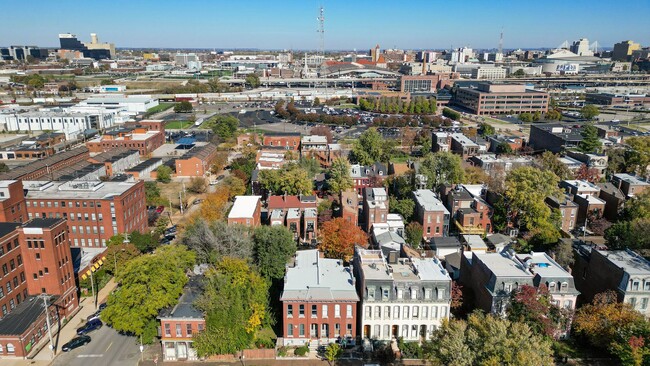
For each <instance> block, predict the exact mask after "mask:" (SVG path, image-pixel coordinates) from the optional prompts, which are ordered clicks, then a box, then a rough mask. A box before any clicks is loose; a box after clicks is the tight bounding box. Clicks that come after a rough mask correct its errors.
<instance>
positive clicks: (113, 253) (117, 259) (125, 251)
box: [104, 243, 141, 275]
mask: <svg viewBox="0 0 650 366" xmlns="http://www.w3.org/2000/svg"><path fill="white" fill-rule="evenodd" d="M140 254H141V253H140V251H139V250H138V248H136V247H135V245H133V244H131V243H119V244H115V245H108V247H107V248H106V250H105V251H104V256H105V257H106V261H104V269H105V270H106V271H107V272H109V273H110V274H112V275H115V273H116V269H115V268H116V267H115V266H116V265H117V271H119V270H120V269H123V268H125V266H126V263H127V262H128V261H129V260H131V259H133V258H136V257H138V256H139V255H140Z"/></svg>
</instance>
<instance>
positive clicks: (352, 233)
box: [318, 217, 368, 261]
mask: <svg viewBox="0 0 650 366" xmlns="http://www.w3.org/2000/svg"><path fill="white" fill-rule="evenodd" d="M321 238H322V239H321V243H320V244H319V245H318V249H319V250H320V251H321V252H323V253H325V256H326V257H327V258H338V259H343V260H346V261H349V260H350V259H351V258H352V256H353V255H354V246H355V245H359V246H361V247H364V248H367V247H368V235H367V234H366V233H365V232H364V231H362V230H361V229H360V228H359V227H358V226H357V225H356V223H351V222H349V221H347V220H345V219H343V218H342V217H337V218H335V219H333V220H330V221H327V222H325V223H324V224H323V225H322V226H321Z"/></svg>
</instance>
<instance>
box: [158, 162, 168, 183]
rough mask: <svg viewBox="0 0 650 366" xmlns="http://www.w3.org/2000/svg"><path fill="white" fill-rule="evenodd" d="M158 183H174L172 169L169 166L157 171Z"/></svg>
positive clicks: (162, 166)
mask: <svg viewBox="0 0 650 366" xmlns="http://www.w3.org/2000/svg"><path fill="white" fill-rule="evenodd" d="M156 181H158V182H160V183H169V182H171V181H172V168H170V167H168V166H167V165H161V166H159V167H158V168H157V169H156Z"/></svg>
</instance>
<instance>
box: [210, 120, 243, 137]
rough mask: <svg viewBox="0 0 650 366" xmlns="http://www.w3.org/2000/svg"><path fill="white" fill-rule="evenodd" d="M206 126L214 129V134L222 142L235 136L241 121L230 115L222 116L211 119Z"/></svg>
mask: <svg viewBox="0 0 650 366" xmlns="http://www.w3.org/2000/svg"><path fill="white" fill-rule="evenodd" d="M204 125H205V126H206V127H207V128H210V129H212V131H213V132H214V134H215V135H217V136H219V137H220V138H221V139H222V140H228V139H230V138H232V137H234V136H235V133H236V132H237V128H239V119H237V117H235V116H231V115H229V114H220V115H217V116H215V117H212V118H210V119H209V120H208V121H206V122H205V123H204Z"/></svg>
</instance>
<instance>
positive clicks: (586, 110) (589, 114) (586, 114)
mask: <svg viewBox="0 0 650 366" xmlns="http://www.w3.org/2000/svg"><path fill="white" fill-rule="evenodd" d="M599 114H600V110H599V109H598V107H596V106H595V105H593V104H585V106H584V107H582V108H581V109H580V115H581V116H582V118H586V119H589V120H591V119H594V117H596V116H598V115H599Z"/></svg>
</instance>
